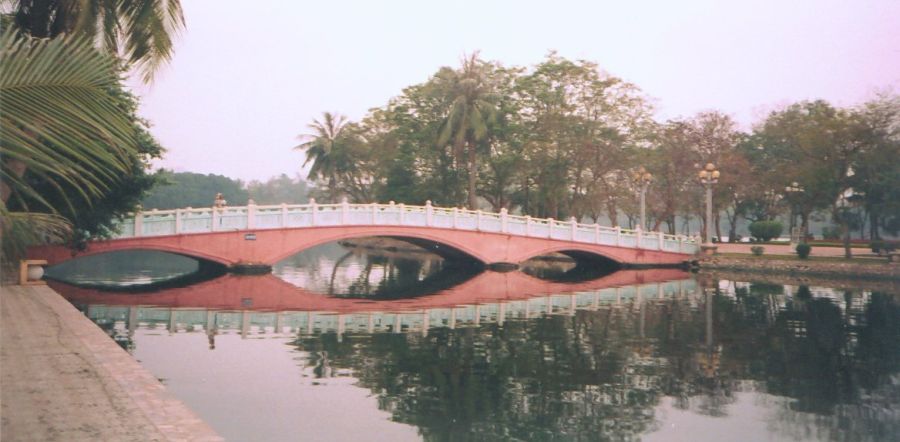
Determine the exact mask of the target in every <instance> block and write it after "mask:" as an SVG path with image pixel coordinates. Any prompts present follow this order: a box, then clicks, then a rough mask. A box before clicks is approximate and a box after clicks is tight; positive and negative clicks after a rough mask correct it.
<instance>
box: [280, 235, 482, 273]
mask: <svg viewBox="0 0 900 442" xmlns="http://www.w3.org/2000/svg"><path fill="white" fill-rule="evenodd" d="M323 230H324V229H323ZM432 230H435V231H436V232H438V234H435V232H428V231H422V229H417V230H416V231H413V230H411V229H392V228H383V229H380V230H371V231H367V232H360V231H356V230H352V229H345V231H339V232H333V233H331V232H329V234H324V235H315V237H314V238H304V240H302V241H297V242H296V243H295V244H296V245H295V246H294V247H287V248H285V249H282V250H280V251H279V252H278V253H277V254H273V255H272V256H271V257H268V258H266V260H265V261H266V262H267V263H268V264H269V265H272V264H275V263H277V262H279V261H281V260H283V259H285V258H288V257H290V256H293V255H296V254H297V253H301V252H303V251H304V250H309V249H311V248H313V247H317V246H320V245H323V244H328V243H332V242H338V241H343V240H348V239H355V238H372V237H388V238H396V239H400V240H403V241H407V242H409V243H411V244H414V245H417V246H420V247H423V246H426V244H425V243H430V244H435V245H438V246H440V247H442V248H443V249H442V250H433V249H430V250H429V251H431V252H434V253H436V254H438V255H441V256H442V257H445V258H460V257H465V258H468V259H471V260H474V261H477V262H479V263H480V264H490V263H491V262H493V261H492V260H491V258H490V257H489V256H486V255H485V254H484V253H482V252H481V251H479V250H478V249H476V248H475V247H473V246H472V245H471V244H466V243H465V242H463V241H454V240H452V238H448V237H447V235H440V234H439V232H440V231H439V230H437V229H432ZM423 248H426V249H427V247H423Z"/></svg>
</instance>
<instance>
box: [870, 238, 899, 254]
mask: <svg viewBox="0 0 900 442" xmlns="http://www.w3.org/2000/svg"><path fill="white" fill-rule="evenodd" d="M895 250H897V244H895V243H894V242H891V241H883V240H880V239H876V240H874V241H872V252H873V253H877V254H879V255H881V254H884V253H891V252H893V251H895Z"/></svg>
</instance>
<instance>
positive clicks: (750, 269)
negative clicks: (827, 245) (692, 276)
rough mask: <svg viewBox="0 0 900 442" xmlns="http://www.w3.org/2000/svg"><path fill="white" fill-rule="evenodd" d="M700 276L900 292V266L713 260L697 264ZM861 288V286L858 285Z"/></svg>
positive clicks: (730, 258) (844, 262) (738, 258)
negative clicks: (813, 281)
mask: <svg viewBox="0 0 900 442" xmlns="http://www.w3.org/2000/svg"><path fill="white" fill-rule="evenodd" d="M697 267H699V269H700V272H701V273H731V274H734V273H741V274H753V275H762V276H772V277H791V278H794V279H796V278H797V277H806V278H817V279H822V280H827V281H835V282H841V281H856V282H857V283H858V282H862V281H872V282H874V281H880V282H886V283H888V284H889V285H890V286H896V287H898V288H900V265H898V264H889V263H887V262H884V263H872V262H869V263H858V262H847V261H816V260H797V259H777V258H759V257H755V256H750V255H748V256H747V257H734V256H728V257H726V256H712V257H709V258H705V259H701V260H699V261H697ZM857 285H858V284H857Z"/></svg>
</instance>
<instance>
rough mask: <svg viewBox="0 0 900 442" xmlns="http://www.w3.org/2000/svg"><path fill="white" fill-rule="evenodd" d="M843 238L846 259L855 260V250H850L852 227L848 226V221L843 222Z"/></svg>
mask: <svg viewBox="0 0 900 442" xmlns="http://www.w3.org/2000/svg"><path fill="white" fill-rule="evenodd" d="M845 215H846V214H845ZM845 217H846V216H845ZM841 236H842V237H843V238H844V257H845V258H847V259H850V258H853V250H852V249H851V248H850V226H849V225H847V220H843V221H842V222H841Z"/></svg>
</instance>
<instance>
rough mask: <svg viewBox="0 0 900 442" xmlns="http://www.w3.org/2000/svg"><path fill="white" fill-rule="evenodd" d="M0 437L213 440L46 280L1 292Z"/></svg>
mask: <svg viewBox="0 0 900 442" xmlns="http://www.w3.org/2000/svg"><path fill="white" fill-rule="evenodd" d="M0 307H2V312H0V318H2V322H0V333H2V336H0V421H2V426H0V439H2V440H3V441H4V442H9V441H88V440H90V441H96V440H109V441H113V440H114V441H220V440H222V438H221V437H219V436H218V435H217V434H216V433H215V432H214V431H213V430H212V429H211V428H210V427H209V426H208V425H207V424H206V423H205V422H203V421H202V420H200V419H199V418H198V417H197V415H195V414H194V413H193V412H192V411H191V410H189V409H188V408H187V407H186V406H185V405H184V404H183V403H182V402H181V401H179V400H177V399H175V398H174V397H173V396H172V395H171V394H170V393H169V392H168V391H166V389H165V387H164V386H163V385H162V384H160V382H159V381H158V380H157V379H156V378H154V377H153V375H151V374H150V373H149V372H148V371H146V370H145V369H144V368H143V367H141V366H140V365H139V364H138V363H137V361H135V360H134V358H132V357H131V355H129V354H128V353H127V352H126V351H125V350H123V349H122V348H121V347H119V346H118V345H117V344H116V343H115V342H113V340H112V339H110V338H109V337H108V336H106V334H104V333H103V331H102V330H100V328H98V327H97V326H96V325H95V324H94V323H92V322H91V321H90V320H88V319H87V318H86V317H85V316H84V315H82V314H81V313H80V312H78V310H76V309H75V308H74V307H73V306H72V305H71V304H69V302H68V301H66V300H65V299H63V297H62V296H60V295H59V294H57V293H56V292H54V291H53V290H51V289H50V288H48V287H47V286H30V287H22V286H5V287H3V288H2V292H0Z"/></svg>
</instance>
